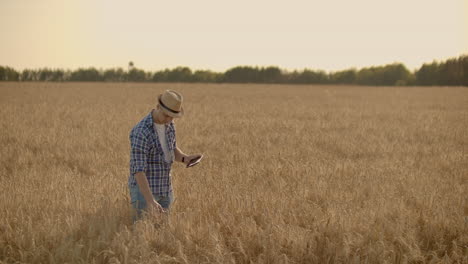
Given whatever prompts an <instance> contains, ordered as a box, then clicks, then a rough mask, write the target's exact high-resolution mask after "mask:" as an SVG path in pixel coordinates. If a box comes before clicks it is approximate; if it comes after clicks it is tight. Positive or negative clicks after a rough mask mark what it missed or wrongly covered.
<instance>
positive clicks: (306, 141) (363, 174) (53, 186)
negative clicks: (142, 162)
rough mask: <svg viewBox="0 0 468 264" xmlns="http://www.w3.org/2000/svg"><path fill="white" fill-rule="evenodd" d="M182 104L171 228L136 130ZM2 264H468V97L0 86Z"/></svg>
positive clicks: (352, 90)
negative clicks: (137, 161) (139, 157)
mask: <svg viewBox="0 0 468 264" xmlns="http://www.w3.org/2000/svg"><path fill="white" fill-rule="evenodd" d="M165 89H174V90H177V91H179V92H181V93H182V94H183V95H184V98H185V101H184V108H185V116H184V117H183V118H182V119H179V120H176V128H177V140H178V146H179V147H180V148H181V149H182V150H183V151H184V152H187V153H189V154H190V153H193V154H194V153H199V152H200V153H203V154H204V156H205V157H204V159H203V161H202V163H200V165H198V166H195V167H193V168H189V169H186V168H184V166H182V165H181V164H175V165H174V166H173V173H172V177H173V184H174V192H175V202H174V204H173V207H172V209H171V212H170V214H169V215H168V216H167V218H166V219H155V218H145V219H144V220H142V221H138V222H137V223H136V224H132V220H131V208H130V205H129V194H128V190H127V179H128V173H129V168H128V166H129V139H128V136H129V132H130V130H131V128H132V127H133V126H134V125H135V124H136V123H137V122H138V121H139V120H141V119H142V118H143V117H144V116H145V115H146V114H148V113H149V111H150V110H151V109H152V108H154V107H155V101H156V97H157V95H159V94H160V93H161V92H162V91H164V90H165ZM0 114H1V121H0V131H1V133H0V144H1V149H0V188H1V193H0V215H1V218H0V263H468V203H467V202H468V195H467V193H468V191H467V189H468V89H467V88H466V87H465V88H463V87H452V88H447V87H359V86H356V87H353V86H301V85H251V84H246V85H233V84H135V83H46V82H44V83H8V82H6V83H0Z"/></svg>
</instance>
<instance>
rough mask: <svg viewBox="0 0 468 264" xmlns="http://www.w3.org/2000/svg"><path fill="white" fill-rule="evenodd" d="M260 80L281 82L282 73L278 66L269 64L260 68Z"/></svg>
mask: <svg viewBox="0 0 468 264" xmlns="http://www.w3.org/2000/svg"><path fill="white" fill-rule="evenodd" d="M259 71H260V81H261V82H263V83H281V82H283V75H282V73H281V70H280V69H279V68H278V67H274V66H270V67H266V68H261V69H260V70H259Z"/></svg>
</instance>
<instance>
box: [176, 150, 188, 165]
mask: <svg viewBox="0 0 468 264" xmlns="http://www.w3.org/2000/svg"><path fill="white" fill-rule="evenodd" d="M174 156H175V157H174V158H175V161H178V162H183V163H185V164H187V163H188V162H189V161H190V160H188V159H189V158H188V156H187V154H185V153H184V152H182V150H180V149H179V148H178V147H176V148H175V149H174ZM182 158H183V159H184V160H183V161H182Z"/></svg>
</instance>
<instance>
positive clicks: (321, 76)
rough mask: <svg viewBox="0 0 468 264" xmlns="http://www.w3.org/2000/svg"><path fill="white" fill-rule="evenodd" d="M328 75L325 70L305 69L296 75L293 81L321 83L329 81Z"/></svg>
mask: <svg viewBox="0 0 468 264" xmlns="http://www.w3.org/2000/svg"><path fill="white" fill-rule="evenodd" d="M327 81H328V76H327V74H326V73H325V72H324V71H312V70H309V69H304V71H302V73H299V74H298V75H296V77H295V79H294V80H293V82H295V83H303V84H319V83H327Z"/></svg>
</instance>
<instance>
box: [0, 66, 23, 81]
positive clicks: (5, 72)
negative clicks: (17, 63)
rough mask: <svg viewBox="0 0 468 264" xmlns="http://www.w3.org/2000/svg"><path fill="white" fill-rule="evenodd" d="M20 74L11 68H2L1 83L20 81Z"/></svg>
mask: <svg viewBox="0 0 468 264" xmlns="http://www.w3.org/2000/svg"><path fill="white" fill-rule="evenodd" d="M19 79H20V74H19V73H18V72H17V71H15V69H13V68H10V67H3V66H0V81H19Z"/></svg>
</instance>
